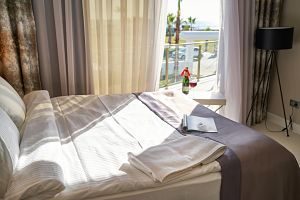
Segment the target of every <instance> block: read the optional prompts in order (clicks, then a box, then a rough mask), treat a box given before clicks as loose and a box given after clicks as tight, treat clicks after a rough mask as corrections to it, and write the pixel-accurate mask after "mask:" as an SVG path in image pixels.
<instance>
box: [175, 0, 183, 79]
mask: <svg viewBox="0 0 300 200" xmlns="http://www.w3.org/2000/svg"><path fill="white" fill-rule="evenodd" d="M181 2H182V0H178V2H177V16H176V35H175V43H176V44H179V33H180V12H181V8H180V3H181ZM178 54H179V45H176V50H175V62H174V73H175V74H174V78H175V82H176V81H177V77H178V76H179V73H178V67H179V58H178Z"/></svg>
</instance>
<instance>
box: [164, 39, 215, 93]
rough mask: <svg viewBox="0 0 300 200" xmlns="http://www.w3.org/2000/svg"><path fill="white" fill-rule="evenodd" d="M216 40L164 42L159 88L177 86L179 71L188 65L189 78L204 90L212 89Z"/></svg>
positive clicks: (179, 81)
mask: <svg viewBox="0 0 300 200" xmlns="http://www.w3.org/2000/svg"><path fill="white" fill-rule="evenodd" d="M217 54H218V41H217V40H214V41H211V40H205V41H200V42H190V43H181V44H165V49H164V57H163V64H162V69H161V74H160V88H168V87H169V86H171V87H176V85H178V86H179V84H180V83H181V81H182V77H180V72H181V71H182V69H183V68H184V67H188V68H189V70H190V72H191V79H196V80H197V82H198V85H199V86H198V87H203V88H202V89H203V90H205V91H210V90H212V89H213V86H214V84H215V79H216V69H217Z"/></svg>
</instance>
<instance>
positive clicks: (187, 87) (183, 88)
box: [182, 86, 189, 94]
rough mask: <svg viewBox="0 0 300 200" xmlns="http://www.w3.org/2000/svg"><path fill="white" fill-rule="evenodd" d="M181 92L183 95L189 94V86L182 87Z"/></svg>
mask: <svg viewBox="0 0 300 200" xmlns="http://www.w3.org/2000/svg"><path fill="white" fill-rule="evenodd" d="M182 92H183V93H185V94H187V93H189V86H183V87H182Z"/></svg>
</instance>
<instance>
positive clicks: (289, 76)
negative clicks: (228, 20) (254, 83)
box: [268, 0, 300, 124]
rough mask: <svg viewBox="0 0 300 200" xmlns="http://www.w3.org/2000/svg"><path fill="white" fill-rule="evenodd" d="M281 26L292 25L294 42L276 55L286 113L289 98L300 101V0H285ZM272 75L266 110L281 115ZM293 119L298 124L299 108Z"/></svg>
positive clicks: (274, 80) (279, 100)
mask: <svg viewBox="0 0 300 200" xmlns="http://www.w3.org/2000/svg"><path fill="white" fill-rule="evenodd" d="M281 26H294V27H295V30H294V44H293V49H291V50H282V51H280V52H279V56H278V66H279V71H280V78H281V84H282V88H283V95H284V102H285V108H286V111H287V114H288V115H289V114H290V113H291V107H290V106H289V100H290V99H291V98H292V99H296V100H299V101H300V0H285V1H284V7H283V12H282V18H281ZM275 75H276V74H273V75H272V81H271V88H270V101H269V108H268V111H269V112H271V113H273V114H275V115H278V116H281V117H283V111H282V106H281V99H280V92H279V87H278V81H277V78H276V76H275ZM294 116H295V117H294V121H295V122H296V123H297V124H300V110H295V112H294Z"/></svg>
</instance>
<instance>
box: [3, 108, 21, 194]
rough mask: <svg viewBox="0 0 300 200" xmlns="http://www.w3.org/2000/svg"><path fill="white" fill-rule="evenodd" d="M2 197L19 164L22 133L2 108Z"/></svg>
mask: <svg viewBox="0 0 300 200" xmlns="http://www.w3.org/2000/svg"><path fill="white" fill-rule="evenodd" d="M0 122H1V123H0V199H1V198H3V196H4V194H5V192H6V190H7V186H8V183H9V179H10V177H11V175H12V174H13V171H14V169H15V167H16V165H17V162H18V158H19V153H20V148H19V142H20V133H19V130H18V128H17V127H16V125H15V124H14V123H13V121H12V120H11V119H10V118H9V116H8V115H7V114H6V112H5V111H4V110H2V109H1V108H0Z"/></svg>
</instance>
